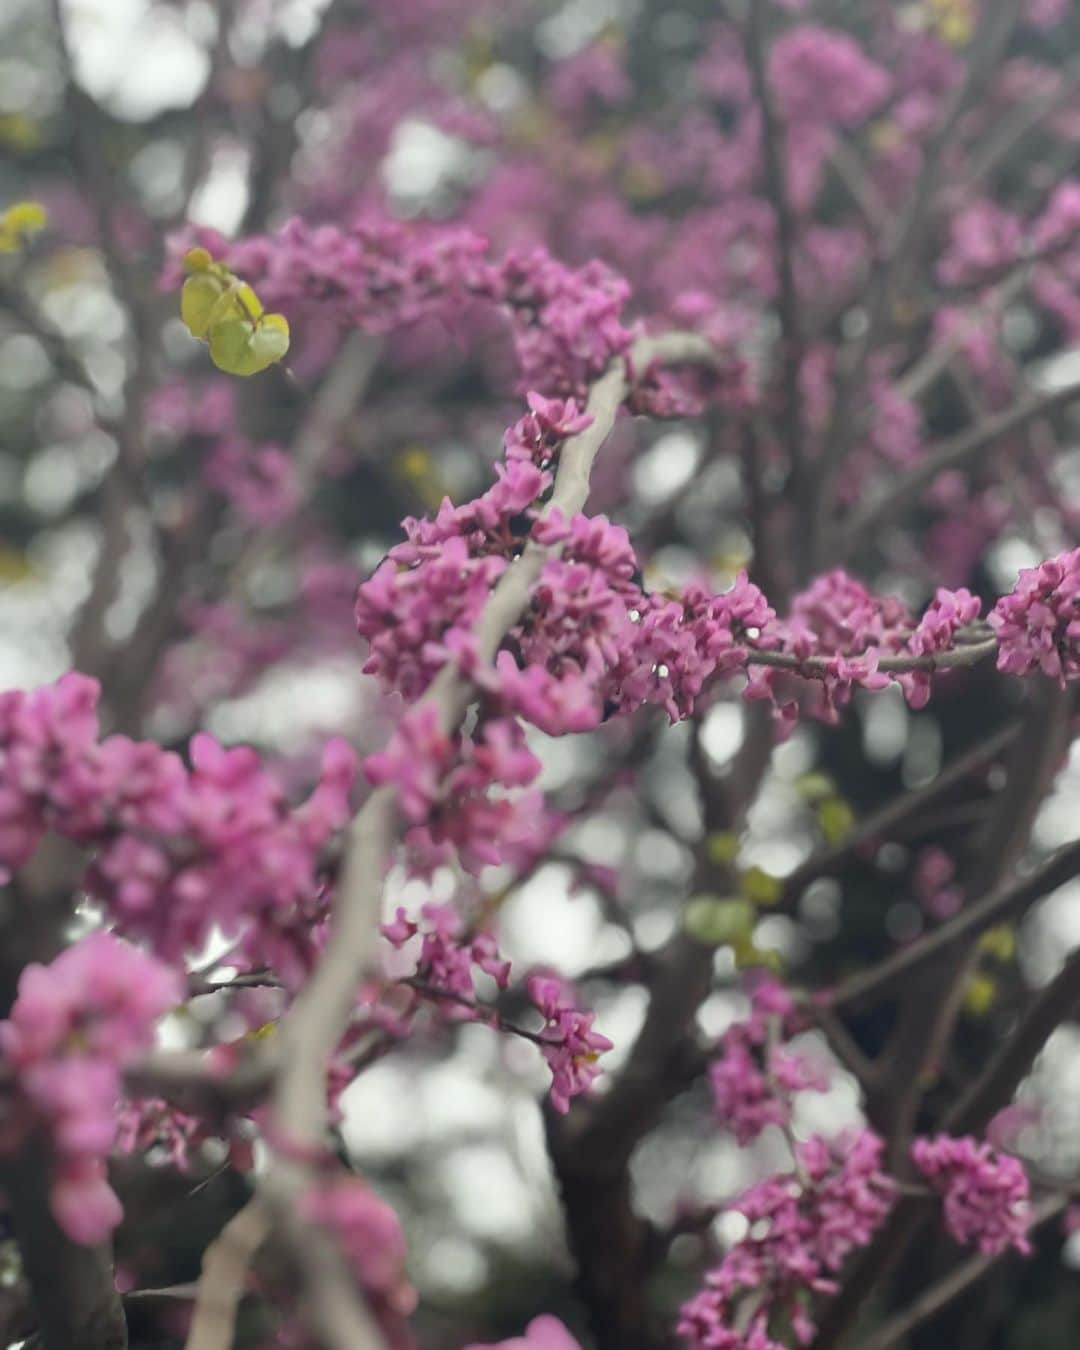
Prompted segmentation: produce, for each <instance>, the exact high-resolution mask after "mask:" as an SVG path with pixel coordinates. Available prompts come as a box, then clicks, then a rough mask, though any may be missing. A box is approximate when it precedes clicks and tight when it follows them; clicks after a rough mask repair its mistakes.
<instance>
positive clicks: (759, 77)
mask: <svg viewBox="0 0 1080 1350" xmlns="http://www.w3.org/2000/svg"><path fill="white" fill-rule="evenodd" d="M768 9H769V6H768V4H767V3H766V0H751V4H750V5H749V7H748V10H747V17H746V28H745V35H744V40H745V47H746V59H747V64H748V65H749V67H750V78H751V80H752V81H753V87H754V97H755V98H756V100H757V103H758V107H759V108H760V109H761V122H762V132H763V150H764V155H765V186H766V192H767V195H768V199H769V204H770V206H771V207H772V209H773V215H774V216H775V218H776V243H777V263H778V266H779V275H780V297H779V314H780V365H781V384H782V388H783V408H782V411H781V416H780V434H781V439H782V441H783V443H784V446H785V448H786V450H787V454H788V462H789V465H790V469H791V483H792V488H793V496H794V504H795V505H796V506H798V504H799V503H800V502H803V501H805V500H808V487H809V483H808V480H807V472H808V466H807V463H806V454H805V446H804V445H803V441H802V418H801V416H800V407H801V397H800V391H799V372H800V371H801V369H802V359H803V338H802V322H801V314H800V311H799V294H798V289H797V287H796V284H795V218H794V216H793V214H792V211H791V203H790V201H789V199H788V190H787V181H786V176H785V173H784V161H783V147H784V139H785V132H784V127H783V126H782V125H781V123H780V120H779V118H778V116H777V111H776V107H775V104H774V102H773V97H772V91H771V90H770V88H769V80H768V75H767V72H766V66H765V34H764V21H765V17H766V14H767V12H768ZM808 537H809V536H808V532H801V534H800V538H803V539H807V538H808ZM802 561H803V565H802V567H801V568H800V572H801V573H802V574H805V573H806V572H807V570H808V564H809V558H804V559H803V560H802Z"/></svg>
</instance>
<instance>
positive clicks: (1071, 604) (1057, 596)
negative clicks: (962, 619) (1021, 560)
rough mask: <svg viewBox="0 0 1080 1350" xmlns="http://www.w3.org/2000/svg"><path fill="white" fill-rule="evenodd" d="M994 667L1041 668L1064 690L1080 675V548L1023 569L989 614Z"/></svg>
mask: <svg viewBox="0 0 1080 1350" xmlns="http://www.w3.org/2000/svg"><path fill="white" fill-rule="evenodd" d="M988 621H989V623H990V626H991V628H993V630H994V632H995V633H996V635H997V639H998V661H997V663H998V669H999V670H1006V671H1008V672H1009V673H1010V674H1013V675H1026V674H1029V673H1030V672H1032V671H1035V670H1041V671H1042V673H1043V674H1044V675H1049V676H1050V677H1051V678H1055V679H1057V680H1058V681H1059V682H1060V683H1061V685H1062V686H1064V684H1065V682H1066V681H1067V680H1074V679H1076V678H1077V677H1078V676H1080V549H1073V550H1072V552H1071V553H1062V554H1059V555H1058V557H1056V558H1051V559H1049V560H1048V561H1047V562H1044V563H1041V564H1040V565H1039V566H1038V567H1025V568H1024V569H1023V570H1022V571H1021V573H1020V576H1019V579H1018V581H1017V583H1016V588H1015V590H1013V592H1012V593H1011V594H1010V595H1006V596H1002V598H1001V599H1000V600H999V601H998V602H997V604H996V605H995V606H994V608H993V610H992V611H991V613H990V615H989V620H988Z"/></svg>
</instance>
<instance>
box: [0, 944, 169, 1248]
mask: <svg viewBox="0 0 1080 1350" xmlns="http://www.w3.org/2000/svg"><path fill="white" fill-rule="evenodd" d="M181 997H182V988H181V983H180V980H179V978H178V977H177V975H176V974H175V972H173V971H172V970H170V969H169V968H168V967H166V966H163V965H162V964H161V963H160V962H158V961H155V960H154V959H153V957H150V956H147V955H146V954H145V953H143V952H141V951H139V950H138V948H136V947H132V946H130V945H129V944H128V943H126V942H121V941H120V940H119V939H117V938H115V937H112V936H111V935H110V934H108V933H104V932H96V933H91V934H90V935H89V936H88V937H85V938H83V939H82V940H81V941H79V942H77V943H75V944H74V945H73V946H71V947H68V948H66V949H65V950H64V951H62V952H61V953H60V955H59V956H58V957H57V958H56V959H55V960H54V961H53V962H52V963H51V964H50V965H48V966H43V965H37V964H31V965H28V966H26V967H25V968H24V969H23V972H22V974H21V975H20V977H19V986H18V994H17V997H16V999H15V1002H14V1004H13V1006H12V1009H11V1015H10V1017H9V1018H8V1019H7V1020H6V1021H4V1022H0V1051H2V1052H3V1058H4V1061H5V1063H6V1064H8V1065H10V1067H11V1070H12V1071H13V1075H14V1080H13V1083H12V1085H11V1086H12V1091H13V1096H12V1100H11V1102H10V1105H9V1112H8V1115H9V1119H8V1123H7V1128H6V1129H5V1131H4V1139H3V1148H4V1152H5V1153H11V1152H13V1151H15V1150H16V1149H18V1148H19V1147H20V1146H21V1144H22V1142H23V1140H24V1139H25V1138H26V1136H27V1135H28V1134H30V1133H31V1132H36V1131H39V1130H41V1131H44V1132H45V1134H46V1137H47V1138H48V1141H49V1145H50V1148H51V1151H52V1155H53V1160H52V1189H51V1201H52V1210H53V1214H54V1216H55V1218H56V1221H57V1223H58V1224H59V1225H60V1226H61V1228H63V1230H64V1231H65V1232H66V1233H67V1234H68V1236H69V1237H70V1238H72V1240H73V1241H75V1242H80V1243H85V1244H92V1243H96V1242H101V1241H103V1240H104V1239H105V1238H106V1237H107V1236H108V1235H109V1233H110V1232H111V1231H112V1230H113V1229H114V1228H115V1227H116V1225H117V1224H118V1223H119V1222H120V1217H121V1212H122V1211H121V1208H120V1202H119V1200H118V1199H117V1198H116V1196H115V1194H114V1193H113V1191H112V1189H111V1188H110V1186H109V1183H108V1179H107V1177H106V1173H105V1160H106V1158H107V1157H108V1155H109V1153H110V1151H111V1149H112V1147H113V1143H114V1140H115V1136H116V1109H117V1104H118V1102H119V1099H120V1096H121V1072H122V1070H123V1068H124V1066H125V1065H127V1064H128V1063H130V1062H131V1060H132V1059H134V1058H135V1057H136V1056H138V1055H139V1054H140V1053H141V1052H142V1051H145V1050H146V1049H148V1048H149V1047H150V1046H151V1044H152V1043H153V1037H154V1025H155V1023H156V1022H157V1020H158V1018H159V1017H160V1016H161V1015H162V1014H163V1013H164V1012H167V1011H168V1010H169V1009H170V1008H171V1007H173V1006H175V1005H176V1004H177V1003H178V1002H179V1001H180V998H181Z"/></svg>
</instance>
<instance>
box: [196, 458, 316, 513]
mask: <svg viewBox="0 0 1080 1350" xmlns="http://www.w3.org/2000/svg"><path fill="white" fill-rule="evenodd" d="M204 473H205V477H206V481H207V483H209V485H210V486H211V487H212V488H215V489H216V490H217V491H218V492H220V493H221V494H222V496H223V497H225V498H226V499H227V500H228V501H229V502H230V503H231V505H232V506H233V507H234V509H235V510H236V512H237V514H238V515H239V516H240V517H241V519H242V520H244V521H245V523H247V524H248V525H260V526H271V525H280V524H281V522H282V521H283V520H287V519H288V518H289V516H291V515H292V514H293V512H294V511H295V510H296V509H297V507H298V506H299V504H300V486H299V483H298V482H297V478H296V469H295V465H294V464H293V461H292V459H291V458H290V457H289V455H288V454H287V453H286V452H285V451H284V450H283V449H282V448H281V447H280V446H277V445H261V446H254V445H251V444H249V443H248V442H247V441H245V440H243V439H241V438H240V437H230V438H228V439H225V440H222V441H219V442H218V444H217V446H216V447H215V448H214V451H213V453H212V454H211V455H210V458H209V459H208V461H207V464H206V468H205V470H204Z"/></svg>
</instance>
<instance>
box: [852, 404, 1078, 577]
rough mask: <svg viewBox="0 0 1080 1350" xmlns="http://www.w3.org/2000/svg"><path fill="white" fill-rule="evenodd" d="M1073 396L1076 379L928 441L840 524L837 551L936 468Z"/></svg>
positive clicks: (895, 507) (956, 464) (893, 509)
mask: <svg viewBox="0 0 1080 1350" xmlns="http://www.w3.org/2000/svg"><path fill="white" fill-rule="evenodd" d="M1077 400H1080V381H1074V382H1073V383H1071V384H1067V385H1064V386H1063V387H1062V388H1061V389H1055V390H1054V391H1053V393H1050V394H1042V395H1040V396H1039V397H1038V398H1031V399H1026V400H1024V401H1023V402H1021V403H1016V404H1014V405H1013V406H1012V407H1011V408H1008V409H1006V411H1005V412H1002V413H997V414H995V415H994V416H992V417H988V418H987V419H986V420H985V421H983V422H980V423H979V424H978V425H977V426H974V427H972V428H971V429H970V430H969V431H964V432H961V433H960V434H959V435H958V436H954V437H953V438H952V439H951V440H948V441H945V442H943V443H942V444H941V445H939V446H938V447H937V448H936V449H935V448H933V447H932V448H931V449H930V450H928V452H927V454H926V457H925V458H924V459H923V460H921V461H920V462H919V463H918V464H917V465H915V467H914V468H912V469H909V470H908V471H907V472H906V473H902V474H900V475H899V476H898V477H897V478H896V479H895V481H894V482H893V484H892V486H891V487H890V489H889V491H888V493H887V494H886V495H885V496H884V497H881V498H880V499H879V500H878V501H876V502H870V503H868V504H867V505H866V506H863V507H861V508H860V509H859V510H858V511H856V512H854V513H853V514H852V516H851V517H850V518H849V519H848V520H847V521H845V522H844V524H843V525H841V527H840V530H839V535H840V548H841V551H842V552H843V553H845V554H846V553H848V552H850V550H851V549H853V548H855V547H856V545H858V544H860V543H862V541H863V540H864V539H865V538H866V537H867V536H868V535H870V534H871V533H873V532H874V531H876V530H877V529H878V528H879V527H880V526H881V525H882V524H883V523H884V522H885V521H887V520H891V519H892V518H893V517H894V516H895V515H898V514H899V512H900V511H902V510H903V508H904V507H905V506H907V505H908V503H909V502H912V501H914V500H915V499H916V498H917V497H918V496H919V494H920V493H921V492H922V491H923V490H924V489H925V488H927V487H929V486H930V484H931V483H932V482H933V481H934V479H935V478H937V476H938V475H939V474H942V473H945V472H946V471H947V470H949V469H962V468H966V467H967V466H968V465H969V464H970V463H971V462H972V461H974V460H975V459H976V458H977V456H978V455H979V454H980V453H981V452H982V451H983V450H988V449H990V447H991V446H993V445H994V444H996V442H998V441H1000V440H1002V439H1003V438H1004V437H1006V436H1009V435H1011V434H1012V433H1013V432H1014V431H1019V430H1020V429H1021V428H1022V427H1025V426H1027V425H1028V423H1029V422H1033V421H1035V420H1036V419H1037V418H1039V417H1048V416H1049V415H1050V414H1051V413H1054V412H1057V411H1058V410H1059V409H1061V408H1067V407H1068V406H1069V405H1070V404H1071V403H1075V402H1076V401H1077Z"/></svg>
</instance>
